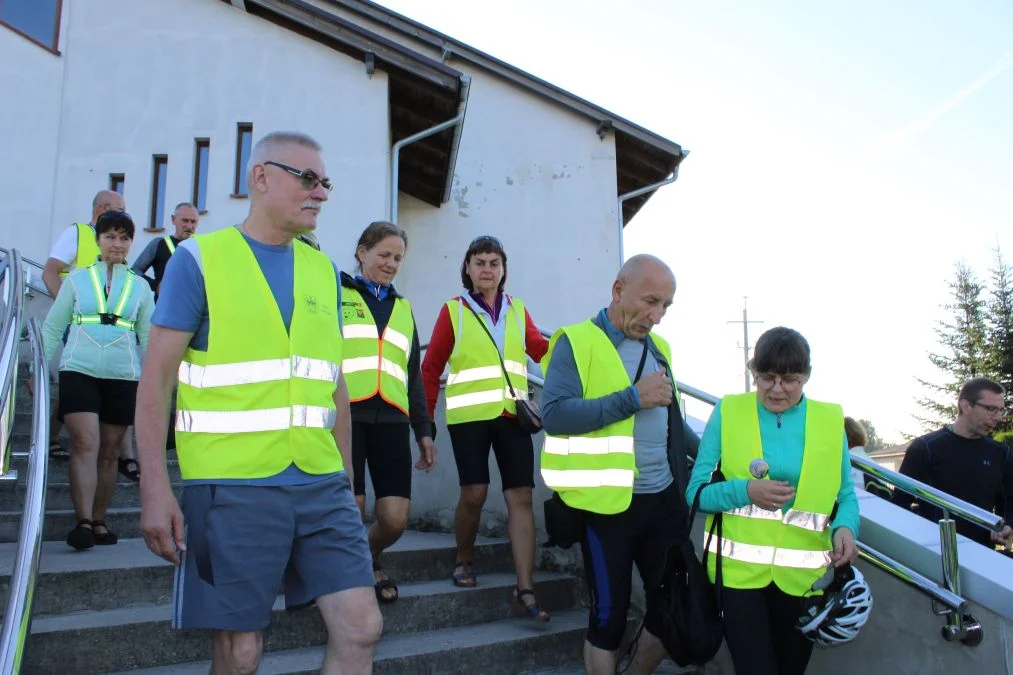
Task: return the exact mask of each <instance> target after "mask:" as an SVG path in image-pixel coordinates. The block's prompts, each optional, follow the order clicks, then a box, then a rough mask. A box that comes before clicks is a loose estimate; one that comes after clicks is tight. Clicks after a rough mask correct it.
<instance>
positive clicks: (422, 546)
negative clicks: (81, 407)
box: [0, 521, 513, 616]
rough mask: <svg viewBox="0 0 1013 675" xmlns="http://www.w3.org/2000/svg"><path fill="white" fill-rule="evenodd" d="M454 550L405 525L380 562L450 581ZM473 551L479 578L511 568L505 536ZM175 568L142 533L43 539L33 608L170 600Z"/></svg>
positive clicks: (8, 560) (49, 610)
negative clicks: (80, 546)
mask: <svg viewBox="0 0 1013 675" xmlns="http://www.w3.org/2000/svg"><path fill="white" fill-rule="evenodd" d="M110 522H112V521H110ZM64 534H66V533H64ZM16 550H17V544H16V543H7V544H0V572H2V576H0V594H4V595H0V597H6V596H5V594H6V592H7V587H8V585H9V583H10V573H11V569H12V568H13V566H14V554H15V551H16ZM456 552H457V546H456V544H455V541H454V535H452V534H446V533H442V532H416V531H411V530H409V531H407V532H405V533H404V535H403V536H402V537H401V539H400V540H399V541H398V542H397V543H396V544H394V545H393V546H392V547H391V548H390V549H388V550H387V551H386V552H385V553H384V554H383V559H382V562H383V565H384V569H385V570H386V571H387V573H388V574H389V575H390V577H391V578H392V579H396V580H397V581H398V582H399V583H400V584H405V583H411V582H419V581H438V580H447V583H448V585H449V579H450V573H451V571H452V569H453V565H454V560H455V557H456ZM475 554H476V555H475V558H476V559H475V566H476V569H477V571H478V573H479V574H482V579H481V580H482V581H484V578H485V574H483V573H491V572H509V571H510V570H511V569H512V568H513V567H512V566H513V563H512V558H511V555H510V544H509V543H508V542H507V541H505V540H502V539H491V538H487V537H479V539H478V540H477V542H476V547H475ZM173 569H174V568H173V567H172V565H170V564H169V563H167V562H165V561H164V560H162V559H161V558H159V557H158V556H156V555H155V554H153V553H152V552H151V551H149V550H148V547H147V546H146V545H145V543H144V540H143V539H121V540H120V542H119V543H118V544H116V545H115V546H96V547H95V548H92V549H89V550H87V551H75V550H74V549H72V548H71V547H69V546H67V544H65V543H64V542H62V541H60V542H55V541H49V542H44V543H43V544H42V560H41V563H40V566H39V577H38V581H37V583H36V585H35V595H34V612H35V615H36V616H39V615H46V614H59V613H62V612H73V611H83V610H105V609H116V608H121V607H125V606H131V605H157V604H165V603H169V602H170V600H171V597H172V574H173Z"/></svg>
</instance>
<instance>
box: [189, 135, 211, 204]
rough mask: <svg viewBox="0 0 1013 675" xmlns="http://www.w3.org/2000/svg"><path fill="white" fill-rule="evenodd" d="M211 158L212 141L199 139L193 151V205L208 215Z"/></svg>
mask: <svg viewBox="0 0 1013 675" xmlns="http://www.w3.org/2000/svg"><path fill="white" fill-rule="evenodd" d="M210 157H211V139H209V138H198V139H196V140H195V141H194V151H193V205H194V206H196V207H197V211H198V212H199V213H207V210H208V207H207V203H208V160H209V159H210Z"/></svg>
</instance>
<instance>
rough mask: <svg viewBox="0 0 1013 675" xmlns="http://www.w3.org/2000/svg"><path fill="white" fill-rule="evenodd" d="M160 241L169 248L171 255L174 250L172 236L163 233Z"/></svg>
mask: <svg viewBox="0 0 1013 675" xmlns="http://www.w3.org/2000/svg"><path fill="white" fill-rule="evenodd" d="M162 241H164V242H165V245H166V247H168V249H169V255H170V256H172V254H173V253H175V252H176V245H175V244H174V243H172V237H170V236H169V235H165V236H164V237H162Z"/></svg>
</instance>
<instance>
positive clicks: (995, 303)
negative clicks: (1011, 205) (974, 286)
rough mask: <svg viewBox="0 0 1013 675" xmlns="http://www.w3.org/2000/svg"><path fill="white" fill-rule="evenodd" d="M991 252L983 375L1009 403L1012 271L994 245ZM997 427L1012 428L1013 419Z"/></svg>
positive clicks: (1012, 385)
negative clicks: (1001, 390)
mask: <svg viewBox="0 0 1013 675" xmlns="http://www.w3.org/2000/svg"><path fill="white" fill-rule="evenodd" d="M994 253H995V258H994V260H993V262H992V269H991V271H990V274H991V284H990V287H989V293H988V300H987V302H986V303H985V328H986V337H985V339H986V345H987V352H988V359H987V360H988V371H989V374H988V375H987V377H989V378H991V379H993V380H996V381H997V382H999V384H1001V385H1002V386H1003V387H1005V388H1006V405H1007V406H1009V405H1010V403H1013V270H1011V269H1010V266H1009V265H1008V264H1007V263H1006V261H1005V259H1004V258H1003V256H1002V251H1001V250H1000V249H999V247H998V246H996V248H995V251H994ZM998 430H999V431H1000V432H1009V431H1013V419H1010V418H1008V417H1007V418H1006V419H1005V420H1003V421H1002V422H1001V423H1000V425H999V428H998Z"/></svg>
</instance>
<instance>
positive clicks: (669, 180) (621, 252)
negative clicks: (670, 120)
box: [617, 150, 689, 267]
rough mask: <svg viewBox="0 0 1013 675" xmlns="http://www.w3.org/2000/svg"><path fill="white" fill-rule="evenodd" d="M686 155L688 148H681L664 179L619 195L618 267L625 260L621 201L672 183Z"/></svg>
mask: <svg viewBox="0 0 1013 675" xmlns="http://www.w3.org/2000/svg"><path fill="white" fill-rule="evenodd" d="M688 156H689V150H683V151H682V155H681V156H680V157H679V161H678V162H677V163H676V165H675V170H674V171H673V172H672V175H671V176H669V177H668V178H666V179H665V180H662V181H658V182H657V183H651V184H650V185H645V186H644V187H642V188H638V189H636V190H633V191H632V192H627V193H626V194H624V195H619V209H618V211H619V215H618V216H617V218H618V220H619V266H620V267H622V266H623V263H624V262H626V254H625V252H624V250H623V202H625V201H626V200H627V199H633V198H634V197H639V196H640V195H643V194H647V193H648V192H654V191H655V190H657V189H658V188H661V187H664V186H666V185H668V184H669V183H674V182H675V179H676V178H678V177H679V166H681V165H682V160H684V159H686V157H688Z"/></svg>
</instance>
